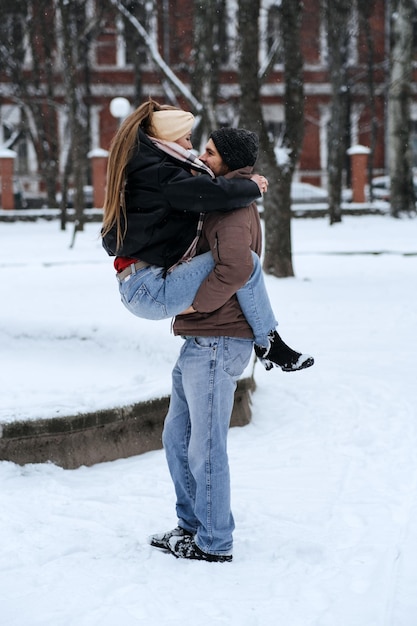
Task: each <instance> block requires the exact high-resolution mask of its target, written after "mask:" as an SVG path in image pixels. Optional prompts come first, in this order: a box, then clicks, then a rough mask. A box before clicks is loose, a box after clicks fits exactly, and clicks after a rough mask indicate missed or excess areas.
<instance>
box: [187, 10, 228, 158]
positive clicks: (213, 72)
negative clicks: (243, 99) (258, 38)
mask: <svg viewBox="0 0 417 626" xmlns="http://www.w3.org/2000/svg"><path fill="white" fill-rule="evenodd" d="M225 4H226V3H225V0H213V1H212V2H205V3H202V2H201V1H200V0H194V50H193V60H194V70H193V73H192V77H191V89H192V91H193V94H194V95H195V96H196V98H198V100H199V101H200V102H201V103H202V105H203V108H202V110H201V112H200V115H201V119H200V124H198V126H197V127H196V128H195V129H194V132H193V137H194V142H195V146H196V147H200V146H201V144H202V143H204V142H205V140H206V137H207V134H209V133H210V132H211V131H212V130H214V129H215V128H217V126H218V124H217V116H216V102H217V99H218V91H219V68H220V62H221V53H222V51H223V46H224V42H223V41H222V39H223V38H222V33H223V32H224V31H225V29H226V25H225V19H226V12H225V11H226V7H225ZM197 149H198V148H197Z"/></svg>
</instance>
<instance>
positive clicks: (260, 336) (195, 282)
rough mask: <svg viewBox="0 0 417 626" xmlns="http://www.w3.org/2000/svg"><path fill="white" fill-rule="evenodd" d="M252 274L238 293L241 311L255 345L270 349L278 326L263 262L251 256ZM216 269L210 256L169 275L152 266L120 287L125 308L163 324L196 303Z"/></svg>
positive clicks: (190, 262) (202, 256)
mask: <svg viewBox="0 0 417 626" xmlns="http://www.w3.org/2000/svg"><path fill="white" fill-rule="evenodd" d="M252 258H253V272H252V274H251V276H250V278H249V280H248V282H247V283H246V285H244V286H243V287H242V288H241V289H239V291H238V292H237V293H236V295H237V298H238V300H239V304H240V307H241V309H242V311H243V314H244V316H245V317H246V320H247V322H248V324H249V325H250V326H251V328H252V331H253V335H254V338H255V343H256V344H257V345H259V346H264V347H266V346H268V345H269V343H268V339H267V337H268V334H269V333H270V332H271V330H273V329H274V328H275V327H276V326H277V321H276V319H275V316H274V312H273V310H272V308H271V304H270V302H269V297H268V293H267V291H266V287H265V282H264V277H263V273H262V267H261V262H260V260H259V257H258V255H257V254H255V253H254V252H252ZM213 267H214V260H213V257H212V254H211V252H206V253H205V254H200V255H198V256H196V257H194V258H193V259H192V260H191V261H189V262H188V263H182V264H181V265H179V266H178V267H176V268H175V269H174V270H173V271H172V272H171V273H170V274H167V275H166V276H164V270H163V269H162V268H161V267H158V266H156V265H150V266H149V267H145V268H143V269H140V270H138V271H136V272H135V273H134V274H132V275H131V276H129V279H128V280H124V281H123V282H121V283H120V285H119V291H120V296H121V299H122V302H123V304H124V305H125V307H126V308H127V309H128V310H129V311H130V312H131V313H133V314H134V315H137V316H138V317H142V318H145V319H150V320H162V319H166V318H169V317H173V316H175V315H178V314H179V313H181V312H182V311H185V309H187V308H188V307H189V306H190V305H191V304H192V302H193V300H194V296H195V294H196V293H197V291H198V288H199V287H200V285H201V283H202V282H203V280H204V279H205V278H207V276H208V275H209V274H210V272H211V271H212V269H213Z"/></svg>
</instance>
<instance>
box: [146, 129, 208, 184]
mask: <svg viewBox="0 0 417 626" xmlns="http://www.w3.org/2000/svg"><path fill="white" fill-rule="evenodd" d="M148 139H150V140H151V141H152V143H153V144H154V145H155V146H156V147H157V148H159V149H160V150H162V152H165V153H166V154H169V156H171V157H172V158H173V159H177V161H180V162H181V163H185V164H187V165H189V166H190V167H191V168H192V169H193V170H196V171H198V172H203V173H204V174H208V175H209V176H211V177H212V178H215V176H214V174H213V172H212V171H211V169H210V168H209V167H207V165H204V163H203V161H200V159H199V158H198V157H197V156H196V155H195V154H194V153H193V152H191V150H186V149H185V148H183V147H182V146H180V145H179V144H177V143H175V141H164V140H163V139H156V138H155V137H149V136H148Z"/></svg>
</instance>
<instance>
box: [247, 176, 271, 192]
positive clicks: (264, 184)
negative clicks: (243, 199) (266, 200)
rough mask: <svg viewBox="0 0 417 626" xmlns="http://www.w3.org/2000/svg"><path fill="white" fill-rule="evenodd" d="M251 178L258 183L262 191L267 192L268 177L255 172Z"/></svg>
mask: <svg viewBox="0 0 417 626" xmlns="http://www.w3.org/2000/svg"><path fill="white" fill-rule="evenodd" d="M251 180H253V182H254V183H256V184H257V185H258V187H259V189H260V192H261V193H265V192H266V191H268V184H269V183H268V179H267V178H265V176H261V174H253V176H251Z"/></svg>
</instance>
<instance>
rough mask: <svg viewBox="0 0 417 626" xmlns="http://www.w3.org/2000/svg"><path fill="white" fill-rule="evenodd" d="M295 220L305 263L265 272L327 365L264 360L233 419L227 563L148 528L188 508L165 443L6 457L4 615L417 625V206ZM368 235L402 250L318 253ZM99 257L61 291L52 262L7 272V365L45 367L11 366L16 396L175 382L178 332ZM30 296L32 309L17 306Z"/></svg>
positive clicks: (94, 624)
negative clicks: (85, 454)
mask: <svg viewBox="0 0 417 626" xmlns="http://www.w3.org/2000/svg"><path fill="white" fill-rule="evenodd" d="M32 228H33V227H32ZM48 228H49V227H48ZM23 231H25V232H26V229H21V232H23ZM27 231H28V232H29V229H27ZM294 231H295V233H294V239H295V242H296V243H295V249H296V254H295V269H296V274H297V278H296V279H291V280H285V281H276V280H274V279H271V278H269V279H268V289H269V291H270V293H271V297H272V298H273V302H274V308H275V309H276V310H277V312H278V316H279V319H280V326H281V330H282V334H283V336H284V338H285V339H287V340H288V342H289V343H292V344H293V345H294V346H295V347H302V348H303V349H304V350H308V351H311V353H312V354H314V356H315V357H316V365H315V366H314V367H313V368H311V370H306V371H304V372H299V373H297V374H283V373H281V372H277V371H275V372H265V371H264V370H262V369H261V368H259V367H258V366H257V368H256V370H255V376H256V382H257V389H256V392H255V393H254V395H253V419H252V423H251V424H249V425H248V426H246V427H244V428H235V429H232V430H231V432H230V444H229V451H230V462H231V470H232V483H233V490H232V499H233V511H234V514H235V519H236V531H235V549H234V562H233V563H232V564H221V565H216V564H208V563H190V562H184V561H177V560H175V559H174V558H173V557H172V556H171V555H167V554H164V553H161V552H159V551H157V550H155V549H152V548H151V547H149V546H148V545H147V543H146V537H147V535H148V534H150V533H152V532H155V531H159V530H165V529H167V528H170V527H171V526H172V524H173V523H174V522H175V519H174V516H173V493H172V486H171V481H170V478H169V476H168V472H167V468H166V465H165V460H164V456H163V452H162V451H156V452H151V453H148V454H146V455H143V456H140V457H134V458H131V459H124V460H119V461H116V462H113V463H108V464H102V465H96V466H94V467H91V468H85V467H82V468H79V469H78V470H73V471H65V470H62V469H60V468H57V467H55V466H53V465H48V464H46V465H33V466H30V465H28V466H25V467H18V466H16V465H13V464H11V463H5V462H3V463H0V532H1V536H2V542H1V547H0V624H1V626H119V625H120V626H138V625H142V624H143V625H144V626H145V625H146V626H276V625H280V626H281V625H282V626H416V624H417V600H416V593H415V586H416V579H417V454H416V449H417V408H416V407H417V391H416V385H415V352H416V330H415V329H416V323H417V295H416V293H415V281H416V276H417V257H416V256H404V254H402V253H403V252H412V251H413V249H414V248H413V246H414V245H417V244H415V243H414V242H417V220H412V221H403V222H397V221H391V220H389V221H387V220H385V219H383V218H370V219H365V218H355V219H352V220H346V223H345V224H344V225H343V226H341V227H340V228H338V229H336V230H328V227H326V225H325V224H324V223H323V222H321V223H320V221H317V220H313V221H303V222H302V223H298V222H297V223H296V224H295V225H294ZM8 241H9V239H8ZM82 243H83V242H82V241H80V249H81V255H82V254H84V252H83V250H84V248H82V245H81V244H82ZM355 249H357V250H362V251H363V250H366V249H374V250H392V251H395V254H384V255H375V256H373V255H358V256H344V255H341V254H340V255H339V254H334V255H327V254H324V252H341V251H343V250H355ZM51 254H52V253H51ZM54 254H58V253H57V252H56V251H55V252H54ZM85 254H86V257H87V253H85ZM94 254H95V253H94ZM86 260H87V258H86ZM94 267H96V270H94V271H93V273H91V272H88V273H86V272H83V273H82V276H80V277H77V281H73V275H72V274H71V273H69V272H68V274H66V282H65V285H63V286H61V287H60V289H59V295H60V299H59V303H58V305H57V306H58V309H53V308H51V304H55V299H53V300H52V301H51V300H49V301H48V299H46V300H43V301H42V300H39V299H38V300H36V298H35V297H34V294H35V293H36V290H37V285H38V286H39V285H41V286H42V289H44V288H45V285H47V284H48V279H49V278H50V277H51V276H52V274H51V273H50V271H49V270H47V269H44V270H42V269H41V264H39V265H37V267H36V270H37V272H38V273H39V276H38V277H36V272H35V271H29V270H28V276H29V277H30V281H29V282H27V284H25V282H24V278H23V277H22V276H21V275H19V274H18V273H17V272H15V273H14V274H13V276H11V275H10V273H6V274H2V276H1V279H2V281H3V285H2V289H3V293H5V290H6V291H7V290H9V293H10V294H12V293H13V288H14V286H15V285H16V284H18V286H19V290H18V294H17V297H15V298H14V299H13V301H11V302H10V306H9V309H8V310H7V311H6V310H5V309H4V307H3V309H2V310H0V332H2V333H3V335H2V338H3V339H4V342H3V343H2V344H1V346H2V348H4V353H3V354H6V355H7V359H8V362H10V364H11V369H12V370H13V371H14V372H16V371H20V370H19V368H18V364H19V360H18V359H23V357H24V356H25V354H26V355H27V357H28V359H30V362H31V363H32V364H36V363H37V366H38V369H35V370H34V371H33V373H32V377H31V376H26V374H25V375H23V376H22V377H21V378H20V380H19V381H18V382H19V383H20V386H18V385H17V383H16V381H15V378H16V376H13V375H12V374H10V373H9V371H5V372H4V373H2V376H3V377H4V378H3V379H4V380H9V379H8V377H9V376H10V385H11V387H12V389H13V391H14V392H15V393H16V395H15V397H16V398H19V394H18V390H19V388H20V392H21V393H24V392H25V390H26V396H25V398H23V399H22V401H21V405H20V409H19V410H22V411H23V410H30V408H31V407H32V408H33V413H34V414H35V409H36V403H41V402H46V403H48V402H50V406H51V410H52V407H53V406H55V408H56V402H57V401H59V402H60V405H59V406H60V410H63V408H65V407H67V406H70V405H72V404H73V403H74V402H75V401H77V400H81V401H82V403H83V407H84V406H88V405H89V404H94V403H95V402H98V403H100V402H104V401H105V400H106V398H108V397H110V396H111V395H112V394H113V395H114V397H115V399H117V400H121V399H124V398H126V397H127V396H129V394H131V395H132V396H134V394H135V393H136V394H138V395H139V396H140V394H141V393H142V392H143V393H145V392H148V391H149V386H150V385H152V384H156V382H155V383H153V382H152V381H158V377H159V380H160V382H162V383H163V384H164V385H165V386H166V387H169V376H168V372H169V369H170V360H173V359H174V358H175V354H176V352H177V350H178V347H179V345H178V342H177V340H175V339H174V338H173V337H171V336H169V334H168V331H169V328H166V329H165V330H166V336H165V335H164V333H163V331H161V330H160V328H161V327H160V326H158V329H159V339H158V336H157V332H158V331H157V329H156V327H152V326H146V328H145V330H144V331H142V330H141V331H140V332H137V328H138V327H137V326H135V325H134V324H133V322H131V321H130V318H129V316H123V314H122V313H121V310H120V305H118V303H116V304H114V305H113V304H112V301H111V298H109V296H108V294H106V296H105V297H104V296H103V294H102V291H105V289H106V285H107V282H106V281H107V276H106V277H104V273H103V277H102V278H100V276H101V272H102V270H101V269H100V268H101V267H102V266H101V264H97V266H94ZM32 269H33V268H32ZM48 272H49V273H48ZM92 277H93V278H94V280H95V281H96V283H95V284H96V287H97V291H96V292H94V293H90V291H89V290H88V285H89V280H90V279H91V278H92ZM53 279H54V281H57V280H59V276H58V275H57V274H55V273H54V274H53ZM12 281H13V282H12ZM54 281H53V282H52V283H50V284H51V294H52V295H55V294H56V293H57V292H56V290H55V287H56V283H55V282H54ZM74 285H75V286H76V287H77V289H78V291H77V292H76V293H77V296H78V300H79V302H77V298H74V291H73V288H74ZM64 287H65V288H64ZM28 296H29V297H30V298H31V299H32V300H33V304H32V306H31V308H30V311H31V313H33V315H29V316H26V317H22V316H21V315H20V316H19V311H20V312H21V311H22V310H23V308H24V307H23V308H22V302H24V301H25V298H27V297H28ZM105 298H106V302H107V303H108V306H107V308H106V309H104V308H103V302H104V299H105ZM71 303H72V304H71ZM71 307H72V310H70V309H71ZM94 307H95V308H94ZM58 310H59V312H60V315H59V316H57V315H56V313H57V311H58ZM66 310H70V313H69V314H68V317H67V318H65V315H64V313H65V311H66ZM87 310H92V312H93V315H92V318H93V319H90V320H88V321H86V320H85V314H86V311H87ZM121 320H123V321H121ZM65 326H67V328H70V329H71V333H72V334H71V333H68V335H65V336H66V337H67V340H66V341H65V342H62V341H60V340H59V339H57V338H59V337H60V336H62V335H60V333H62V331H63V330H65ZM23 328H25V329H26V334H27V338H26V340H25V337H24V336H23V334H22V332H21V331H22V329H23ZM39 328H42V329H43V332H42V333H41V334H40V336H39V335H38V334H37V333H38V330H39ZM135 328H136V331H135ZM141 329H142V327H141ZM135 333H136V334H135ZM71 337H72V339H71ZM82 337H84V339H81V338H82ZM116 337H117V339H115V338H116ZM157 341H159V342H160V343H159V344H158V343H156V344H155V342H157ZM63 345H64V346H65V348H64V349H63V350H62V348H61V351H60V347H62V346H63ZM155 345H157V346H158V350H157V354H156V355H155V351H154V347H155ZM86 346H88V351H87V352H88V353H87V354H86ZM16 348H18V350H16ZM39 348H40V350H39ZM51 354H52V355H55V357H56V360H55V361H53V363H54V366H55V367H57V366H58V365H59V363H60V358H61V359H63V360H64V361H65V360H66V361H65V373H66V377H67V378H68V379H69V381H70V384H69V395H68V396H67V395H66V394H63V395H62V397H61V399H60V400H59V397H60V396H59V391H61V394H62V386H61V387H60V386H59V376H58V374H57V373H55V372H51V371H50V370H49V369H48V364H49V363H50V359H49V357H50V355H51ZM83 355H84V359H83ZM150 355H151V356H152V360H151V361H149V358H150ZM110 357H111V358H110ZM153 357H154V358H153ZM13 359H15V360H13ZM20 362H21V364H23V363H24V361H20ZM120 363H127V364H128V367H127V369H125V370H123V369H122V370H120ZM135 363H136V366H135ZM71 365H72V366H73V369H74V371H73V372H72V373H71ZM32 367H35V365H33V366H32ZM152 372H153V374H152ZM55 374H56V375H55ZM48 376H50V379H49V380H50V381H51V384H50V387H51V390H50V391H51V393H50V395H48V394H47V379H48ZM152 376H153V378H152ZM147 378H148V379H149V381H150V382H149V381H148V382H149V385H148V384H147V382H146V379H147ZM45 380H46V382H45ZM91 381H93V385H92V386H91ZM36 382H41V383H42V384H41V385H40V388H39V385H38V386H36V385H35V384H34V383H36ZM89 383H90V392H89V393H90V395H87V396H84V390H85V389H87V388H88V385H89ZM13 385H15V386H14V387H13ZM100 385H101V386H102V387H101V389H102V390H103V389H104V391H103V393H102V394H100ZM151 388H152V387H151ZM6 389H7V387H6ZM36 389H38V393H37V394H35V391H36ZM39 389H41V390H44V391H43V393H42V392H41V391H39ZM73 389H76V393H75V396H74V394H73V393H72V390H73ZM4 390H5V388H4V387H3V393H4ZM43 394H44V395H43ZM106 394H107V395H106ZM51 399H52V400H51ZM2 403H3V404H2V407H3V409H4V411H6V409H7V406H8V398H7V397H5V396H3V397H2Z"/></svg>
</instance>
